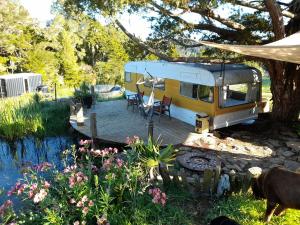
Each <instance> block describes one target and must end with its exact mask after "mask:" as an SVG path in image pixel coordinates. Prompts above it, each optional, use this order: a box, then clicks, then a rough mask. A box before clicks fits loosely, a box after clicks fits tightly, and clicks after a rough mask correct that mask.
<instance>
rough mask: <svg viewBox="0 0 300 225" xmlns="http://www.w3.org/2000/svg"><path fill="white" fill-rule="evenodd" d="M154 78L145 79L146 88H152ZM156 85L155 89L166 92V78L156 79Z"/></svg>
mask: <svg viewBox="0 0 300 225" xmlns="http://www.w3.org/2000/svg"><path fill="white" fill-rule="evenodd" d="M152 79H153V78H151V77H144V81H145V83H144V86H145V87H149V88H152V82H151V80H152ZM155 79H156V84H155V86H154V88H157V89H160V90H165V79H164V78H159V77H156V78H155Z"/></svg>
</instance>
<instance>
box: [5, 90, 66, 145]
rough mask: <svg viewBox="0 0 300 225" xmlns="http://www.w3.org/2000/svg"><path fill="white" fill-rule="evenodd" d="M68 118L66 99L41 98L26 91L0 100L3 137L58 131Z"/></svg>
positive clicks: (13, 137) (57, 133)
mask: <svg viewBox="0 0 300 225" xmlns="http://www.w3.org/2000/svg"><path fill="white" fill-rule="evenodd" d="M68 121H69V109H68V105H67V104H66V103H61V102H59V103H56V102H51V101H43V100H41V97H39V96H38V95H29V94H28V95H23V96H20V97H13V98H6V99H2V100H0V137H2V138H5V139H7V140H16V139H20V138H22V137H25V136H27V135H35V136H38V137H43V136H56V135H60V134H63V133H64V132H65V131H66V128H67V123H68Z"/></svg>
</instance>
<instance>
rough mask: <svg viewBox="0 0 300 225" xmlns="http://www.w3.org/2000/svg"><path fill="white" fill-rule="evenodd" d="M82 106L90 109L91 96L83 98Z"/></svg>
mask: <svg viewBox="0 0 300 225" xmlns="http://www.w3.org/2000/svg"><path fill="white" fill-rule="evenodd" d="M82 100H83V104H84V105H85V106H86V107H87V108H88V109H90V108H91V107H92V104H93V96H84V97H83V99H82Z"/></svg>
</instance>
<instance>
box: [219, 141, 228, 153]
mask: <svg viewBox="0 0 300 225" xmlns="http://www.w3.org/2000/svg"><path fill="white" fill-rule="evenodd" d="M217 149H218V150H219V151H227V145H226V144H224V143H219V144H218V145H217Z"/></svg>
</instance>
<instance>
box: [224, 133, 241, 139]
mask: <svg viewBox="0 0 300 225" xmlns="http://www.w3.org/2000/svg"><path fill="white" fill-rule="evenodd" d="M231 137H232V139H233V138H240V137H241V134H239V133H233V134H232V135H231ZM226 139H227V138H226Z"/></svg>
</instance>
